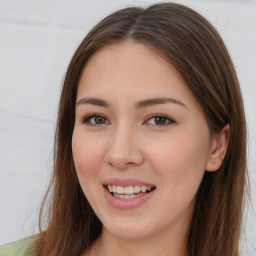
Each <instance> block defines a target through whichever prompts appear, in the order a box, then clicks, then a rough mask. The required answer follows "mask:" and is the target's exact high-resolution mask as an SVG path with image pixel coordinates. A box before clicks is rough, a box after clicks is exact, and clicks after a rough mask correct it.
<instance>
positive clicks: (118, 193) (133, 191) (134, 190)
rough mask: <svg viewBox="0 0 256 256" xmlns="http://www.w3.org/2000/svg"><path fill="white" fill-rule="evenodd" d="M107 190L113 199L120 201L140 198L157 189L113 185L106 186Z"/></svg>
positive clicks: (152, 187)
mask: <svg viewBox="0 0 256 256" xmlns="http://www.w3.org/2000/svg"><path fill="white" fill-rule="evenodd" d="M105 188H106V189H107V190H108V191H109V193H110V194H111V195H112V196H113V197H115V198H119V199H132V198H136V197H140V196H143V195H146V194H148V193H150V192H152V191H153V190H155V189H156V187H154V186H140V185H135V186H119V185H113V184H108V185H105Z"/></svg>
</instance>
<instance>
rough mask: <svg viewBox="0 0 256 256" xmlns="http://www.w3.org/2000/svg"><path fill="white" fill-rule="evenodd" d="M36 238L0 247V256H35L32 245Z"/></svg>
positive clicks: (28, 238)
mask: <svg viewBox="0 0 256 256" xmlns="http://www.w3.org/2000/svg"><path fill="white" fill-rule="evenodd" d="M36 239H37V236H36V235H35V236H30V237H27V238H24V239H21V240H18V241H15V242H12V243H8V244H4V245H1V246H0V256H35V252H34V246H33V245H34V243H35V241H36Z"/></svg>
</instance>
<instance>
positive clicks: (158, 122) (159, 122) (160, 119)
mask: <svg viewBox="0 0 256 256" xmlns="http://www.w3.org/2000/svg"><path fill="white" fill-rule="evenodd" d="M166 121H167V119H166V118H165V117H161V116H157V117H155V124H156V125H163V124H166Z"/></svg>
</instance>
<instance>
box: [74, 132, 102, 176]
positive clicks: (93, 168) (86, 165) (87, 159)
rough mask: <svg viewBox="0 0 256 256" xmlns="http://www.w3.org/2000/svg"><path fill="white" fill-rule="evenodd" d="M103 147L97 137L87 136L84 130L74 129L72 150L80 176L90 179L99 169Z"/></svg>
mask: <svg viewBox="0 0 256 256" xmlns="http://www.w3.org/2000/svg"><path fill="white" fill-rule="evenodd" d="M101 148H102V147H101V146H100V143H99V142H98V140H97V139H93V138H90V137H89V136H86V134H84V132H79V131H77V130H74V133H73V138H72V152H73V159H74V163H75V168H76V171H77V175H78V178H80V177H82V178H86V180H87V179H90V178H92V177H93V176H95V175H96V174H97V173H98V171H99V169H100V168H99V164H100V163H101V161H100V159H101V158H102V150H100V149H101Z"/></svg>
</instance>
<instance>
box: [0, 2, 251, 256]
mask: <svg viewBox="0 0 256 256" xmlns="http://www.w3.org/2000/svg"><path fill="white" fill-rule="evenodd" d="M153 2H156V1H150V0H145V1H132V0H126V1H121V0H120V1H118V0H108V1H106V0H94V1H87V0H75V1H71V0H62V1H60V0H44V1H43V0H9V1H8V0H0V244H2V243H6V242H8V241H13V240H16V239H19V238H21V237H24V236H28V235H30V234H31V233H32V232H37V226H36V224H37V215H38V209H39V205H40V201H41V199H42V196H43V194H44V191H45V189H46V187H47V182H48V176H49V173H50V171H51V167H52V151H53V137H54V127H55V119H56V112H57V104H58V97H59V92H60V86H61V82H62V79H63V75H64V73H65V70H66V67H67V65H68V63H69V60H70V58H71V56H72V54H73V52H74V50H75V49H76V47H77V46H78V44H79V42H80V41H81V39H82V38H83V37H84V35H85V34H86V33H87V32H88V31H89V29H90V28H91V27H92V26H93V25H94V24H95V23H96V22H97V21H99V20H100V19H101V18H103V17H104V16H105V15H106V14H108V13H110V12H111V11H113V10H116V9H119V8H121V7H126V6H129V5H133V4H135V5H147V4H149V3H153ZM175 2H179V3H184V4H186V5H188V6H190V7H192V8H194V9H195V10H197V11H198V12H200V13H201V14H203V15H204V16H205V17H206V18H207V19H208V20H209V21H211V22H212V23H213V25H214V26H215V27H216V28H217V29H218V31H219V32H220V34H221V35H222V37H223V39H224V41H225V42H226V44H227V47H228V49H229V51H230V54H231V56H232V58H233V61H234V64H235V66H236V69H237V73H238V76H239V78H240V82H241V87H242V91H243V94H244V100H245V106H246V114H247V118H248V125H249V150H250V153H249V172H250V176H251V188H252V203H251V204H250V205H249V207H248V216H247V217H246V221H245V233H246V240H245V239H243V241H244V242H245V245H246V246H247V249H248V250H247V252H246V253H245V255H252V254H253V253H252V251H253V247H254V248H255V247H256V215H255V213H254V212H253V209H252V205H254V207H255V206H256V203H255V202H256V170H255V169H256V158H255V156H256V132H255V131H256V116H255V109H256V102H255V96H256V76H255V72H256V65H255V62H256V50H255V47H256V29H255V25H256V1H255V0H248V1H246V0H244V1H242V0H241V1H232V0H229V1H199V0H190V1H189V0H187V1H186V0H184V1H175ZM227 235H228V234H227ZM255 251H256V250H255ZM255 251H254V252H255Z"/></svg>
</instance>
